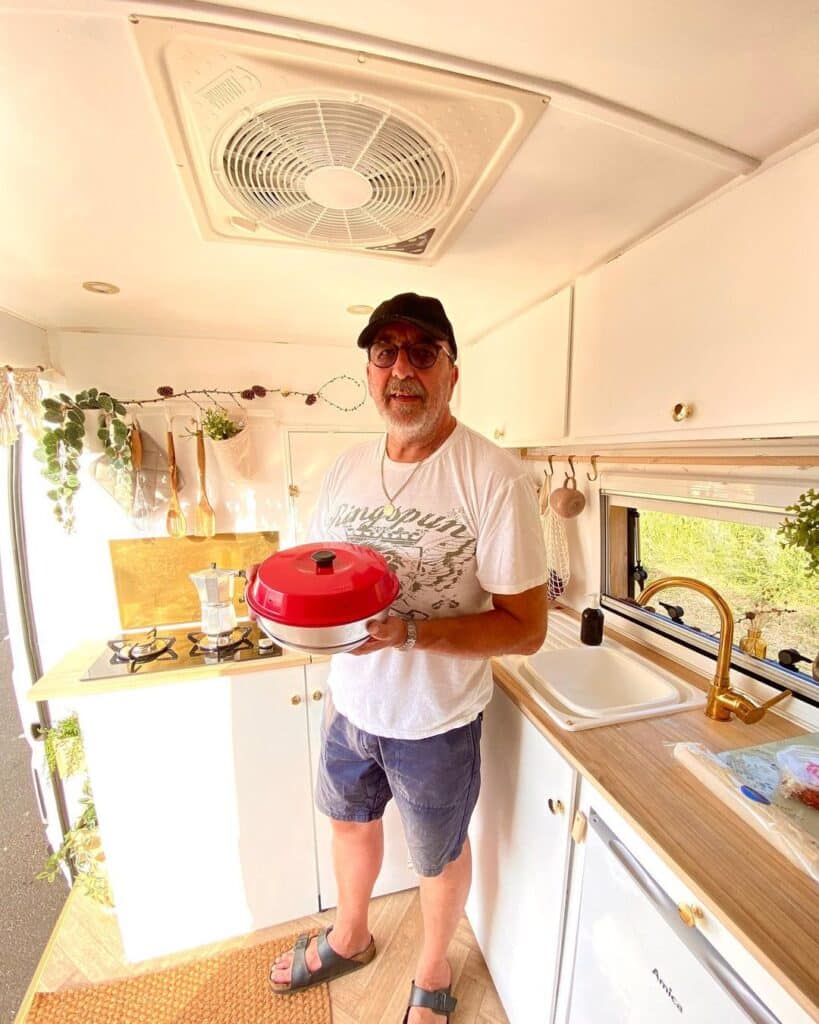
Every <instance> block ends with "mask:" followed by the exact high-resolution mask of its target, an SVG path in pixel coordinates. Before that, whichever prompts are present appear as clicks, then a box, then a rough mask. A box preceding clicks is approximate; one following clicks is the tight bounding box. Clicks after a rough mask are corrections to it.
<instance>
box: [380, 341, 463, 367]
mask: <svg viewBox="0 0 819 1024" xmlns="http://www.w3.org/2000/svg"><path fill="white" fill-rule="evenodd" d="M401 349H403V350H404V351H405V352H406V354H407V359H409V361H410V365H412V366H414V367H415V369H416V370H429V369H431V368H432V367H433V366H434V365H435V364H436V362H437V361H438V356H439V355H440V354H441V353H442V352H443V353H444V355H445V356H448V357H449V359H450V361H451V362H453V363H454V362H455V359H454V358H453V356H452V355H451V354H450V353H449V352H448V351H447V349H445V348H444V346H443V345H437V344H435V343H434V342H431V341H416V342H415V343H414V344H412V345H393V344H392V342H386V341H384V342H382V341H376V342H373V344H372V345H370V348H369V350H368V352H367V358H368V359H369V361H370V362H371V363H372V364H373V366H377V367H378V368H379V369H380V370H386V369H388V368H389V367H390V366H394V365H395V361H396V360H397V359H398V353H399V352H400V351H401Z"/></svg>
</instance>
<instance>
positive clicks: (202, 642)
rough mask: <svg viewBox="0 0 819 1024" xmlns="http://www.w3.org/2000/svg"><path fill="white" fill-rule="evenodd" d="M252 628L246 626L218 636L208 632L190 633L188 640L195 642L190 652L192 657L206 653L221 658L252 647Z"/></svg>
mask: <svg viewBox="0 0 819 1024" xmlns="http://www.w3.org/2000/svg"><path fill="white" fill-rule="evenodd" d="M251 630H252V627H251V626H244V627H238V628H236V629H233V630H231V631H230V633H220V634H218V635H216V636H212V635H210V634H208V633H188V640H190V642H191V643H192V644H193V646H192V647H191V649H190V652H189V653H190V655H191V657H196V655H198V654H204V655H210V656H213V655H216V656H217V657H220V658H221V657H227V655H229V654H234V653H235V652H236V651H240V650H243V649H245V648H249V647H250V648H252V647H253V644H252V643H251V641H250V640H248V637H249V636H250V633H251Z"/></svg>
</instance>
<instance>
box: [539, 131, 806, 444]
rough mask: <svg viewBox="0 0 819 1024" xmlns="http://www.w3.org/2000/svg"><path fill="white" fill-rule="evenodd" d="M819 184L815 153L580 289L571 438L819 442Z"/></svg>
mask: <svg viewBox="0 0 819 1024" xmlns="http://www.w3.org/2000/svg"><path fill="white" fill-rule="evenodd" d="M817 180H819V146H814V147H812V148H811V149H808V150H805V151H803V152H801V153H798V154H796V155H795V156H792V157H791V158H790V159H788V160H785V161H783V162H782V163H780V164H778V165H776V166H774V167H772V168H771V169H769V170H767V171H765V172H764V173H761V174H759V175H757V176H756V177H754V178H752V179H750V180H748V181H747V182H745V183H743V184H740V185H738V186H737V187H735V188H733V189H731V190H730V191H728V192H726V193H725V194H723V195H722V196H719V197H718V198H716V199H714V200H713V201H711V202H709V203H707V204H706V205H704V206H702V207H701V208H700V209H698V210H695V211H694V212H692V213H691V214H689V215H687V216H685V217H684V218H683V219H681V220H679V221H677V222H676V223H675V224H672V225H671V226H669V227H668V228H666V229H665V230H663V231H661V232H660V233H659V234H657V235H655V236H654V237H653V238H650V239H648V240H647V241H645V242H643V243H641V244H639V245H637V246H636V247H635V248H634V249H631V250H630V251H628V252H626V253H625V254H624V255H623V256H621V257H620V258H619V259H616V260H614V261H613V262H611V263H608V264H606V265H605V266H604V267H602V268H600V269H598V270H596V271H594V272H593V273H591V274H589V275H587V276H585V277H582V278H580V279H579V280H578V281H577V282H576V285H575V303H574V317H573V320H574V326H573V340H572V370H571V392H570V422H569V436H570V437H571V438H573V439H574V438H577V439H580V440H583V439H585V438H588V439H592V438H594V439H606V440H615V439H618V438H622V439H627V438H628V437H629V436H632V435H637V437H638V438H639V437H644V436H645V435H651V436H652V437H654V438H657V439H662V440H677V439H680V438H689V439H696V438H703V437H709V436H710V437H725V438H731V437H765V436H782V435H806V434H815V433H819V395H817V389H816V381H817V380H818V379H819V345H817V340H816V324H817V322H819V288H817V285H816V268H817V266H819V193H817V189H816V182H817ZM675 410H676V411H675ZM542 436H543V439H544V440H548V439H550V438H552V439H554V438H558V437H560V436H561V435H560V434H559V433H552V434H544V435H542Z"/></svg>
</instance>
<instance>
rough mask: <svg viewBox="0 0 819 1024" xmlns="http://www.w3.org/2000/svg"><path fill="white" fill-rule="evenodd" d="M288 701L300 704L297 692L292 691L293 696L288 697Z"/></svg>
mask: <svg viewBox="0 0 819 1024" xmlns="http://www.w3.org/2000/svg"><path fill="white" fill-rule="evenodd" d="M290 703H291V704H294V705H295V704H301V697H300V696H299V695H298V694H297V693H294V694H293V696H292V697H291V698H290Z"/></svg>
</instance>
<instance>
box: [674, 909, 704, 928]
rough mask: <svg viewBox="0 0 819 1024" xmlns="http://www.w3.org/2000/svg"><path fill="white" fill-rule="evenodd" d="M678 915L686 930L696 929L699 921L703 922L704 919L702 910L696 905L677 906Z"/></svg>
mask: <svg viewBox="0 0 819 1024" xmlns="http://www.w3.org/2000/svg"><path fill="white" fill-rule="evenodd" d="M677 913H678V914H679V915H680V920H681V921H682V923H683V924H684V925H685V926H686V928H696V927H697V921H701V920H702V918H703V913H702V909H701V908H700V907H698V906H697V905H696V904H695V903H679V904H677Z"/></svg>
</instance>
